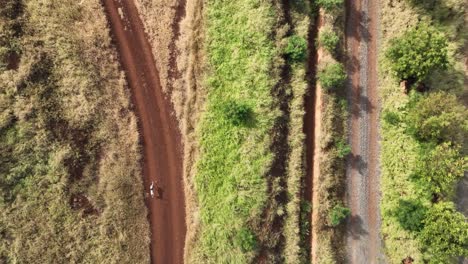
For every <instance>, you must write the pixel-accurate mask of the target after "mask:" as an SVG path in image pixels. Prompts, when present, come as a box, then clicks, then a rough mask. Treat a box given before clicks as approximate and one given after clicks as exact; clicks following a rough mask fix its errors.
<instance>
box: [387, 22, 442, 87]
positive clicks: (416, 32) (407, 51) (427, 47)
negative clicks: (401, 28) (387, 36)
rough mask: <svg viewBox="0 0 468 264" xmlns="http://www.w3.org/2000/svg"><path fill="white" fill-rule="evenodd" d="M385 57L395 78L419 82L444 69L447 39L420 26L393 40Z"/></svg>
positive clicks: (424, 26) (428, 28) (430, 28)
mask: <svg viewBox="0 0 468 264" xmlns="http://www.w3.org/2000/svg"><path fill="white" fill-rule="evenodd" d="M386 57H387V59H388V60H389V61H390V68H391V70H392V71H394V72H395V74H396V75H397V77H398V78H400V79H401V80H410V81H412V82H413V81H414V82H420V81H423V80H424V79H425V78H426V77H427V76H428V74H430V73H431V71H433V70H435V69H445V68H446V67H447V65H448V57H447V39H446V38H445V37H444V36H443V35H442V34H440V33H439V32H437V31H436V30H435V29H434V28H432V27H429V26H426V25H419V26H418V27H416V28H413V29H410V30H408V31H407V32H406V33H404V34H403V36H401V37H399V38H395V39H393V40H392V41H391V42H390V47H389V48H388V50H387V52H386Z"/></svg>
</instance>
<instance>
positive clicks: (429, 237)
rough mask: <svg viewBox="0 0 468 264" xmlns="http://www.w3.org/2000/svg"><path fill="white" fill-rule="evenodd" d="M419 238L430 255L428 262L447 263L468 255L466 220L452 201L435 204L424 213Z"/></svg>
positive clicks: (467, 226)
mask: <svg viewBox="0 0 468 264" xmlns="http://www.w3.org/2000/svg"><path fill="white" fill-rule="evenodd" d="M419 239H420V241H421V243H422V245H423V246H424V247H425V248H426V251H427V252H428V253H429V254H430V255H431V258H430V260H429V263H448V262H449V261H448V260H449V259H450V258H453V257H457V256H467V255H468V222H467V221H466V219H465V216H463V215H462V214H461V213H459V212H457V211H456V210H455V206H454V204H453V203H452V202H441V203H438V204H435V205H434V206H433V207H432V208H431V209H429V211H428V212H427V214H426V218H425V220H424V229H423V230H422V231H421V233H420V235H419Z"/></svg>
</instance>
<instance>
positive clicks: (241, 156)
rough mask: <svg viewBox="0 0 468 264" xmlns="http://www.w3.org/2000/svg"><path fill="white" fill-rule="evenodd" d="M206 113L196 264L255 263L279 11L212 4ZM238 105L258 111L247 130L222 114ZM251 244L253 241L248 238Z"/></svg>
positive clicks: (201, 130) (258, 5)
mask: <svg viewBox="0 0 468 264" xmlns="http://www.w3.org/2000/svg"><path fill="white" fill-rule="evenodd" d="M204 8H205V19H206V24H205V27H206V53H207V56H208V67H209V72H208V74H207V78H206V89H207V99H206V105H205V112H204V113H203V115H202V120H201V123H200V125H199V127H198V130H197V140H198V142H199V145H200V153H199V155H200V157H199V159H198V161H197V174H196V176H195V188H196V192H197V195H198V204H199V206H200V231H199V234H198V239H197V243H196V246H195V248H194V249H193V251H192V252H191V254H190V255H191V256H190V259H189V261H190V262H192V263H248V262H249V261H251V260H252V259H253V257H254V255H255V251H254V250H255V240H256V238H255V237H254V238H253V240H251V239H245V238H246V236H245V234H252V233H253V230H252V228H251V225H250V224H249V222H250V221H251V220H252V219H254V218H258V217H259V216H260V214H261V213H262V209H263V206H264V204H265V200H266V197H267V194H266V189H267V181H266V177H267V176H268V175H267V172H268V169H269V166H270V165H271V162H272V157H273V153H271V152H270V149H269V146H270V142H271V136H270V133H272V132H273V133H274V131H272V127H273V121H274V119H275V117H276V116H277V115H278V109H274V108H273V107H272V106H273V98H272V97H271V94H270V92H271V88H272V87H273V86H274V85H275V83H276V82H277V81H278V75H277V73H276V72H275V71H272V70H274V69H273V66H272V65H273V64H274V62H275V59H277V57H278V55H279V53H278V50H277V49H276V47H275V44H274V40H273V39H272V38H271V34H272V32H273V30H274V25H275V17H276V15H277V14H276V11H275V9H274V8H273V7H272V6H271V4H270V3H268V2H264V1H247V0H241V1H217V0H209V1H206V3H205V5H204ZM229 101H236V102H239V103H242V104H245V105H247V106H249V107H250V108H251V109H252V111H253V117H252V120H251V121H250V122H249V124H247V125H242V126H236V125H234V124H233V123H231V122H229V120H227V119H226V116H225V114H224V112H223V110H222V109H223V108H224V107H223V106H224V105H225V104H226V103H228V102H229ZM247 237H248V236H247Z"/></svg>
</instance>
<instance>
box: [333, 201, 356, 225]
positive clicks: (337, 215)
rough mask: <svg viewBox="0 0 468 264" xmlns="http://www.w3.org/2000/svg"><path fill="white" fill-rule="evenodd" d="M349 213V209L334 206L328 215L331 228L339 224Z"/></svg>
mask: <svg viewBox="0 0 468 264" xmlns="http://www.w3.org/2000/svg"><path fill="white" fill-rule="evenodd" d="M350 213H351V210H350V209H349V208H347V207H343V206H341V205H339V204H337V205H335V207H333V209H332V210H331V211H330V215H329V218H330V224H331V226H333V227H335V226H338V225H339V224H341V223H342V222H343V220H345V219H346V217H348V215H349V214H350Z"/></svg>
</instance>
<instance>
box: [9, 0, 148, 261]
mask: <svg viewBox="0 0 468 264" xmlns="http://www.w3.org/2000/svg"><path fill="white" fill-rule="evenodd" d="M4 3H6V4H5V5H3V4H4ZM12 3H16V4H19V6H20V9H19V10H20V12H19V13H18V16H16V17H13V18H12V17H11V15H12V13H11V12H12V11H11V10H10V11H6V12H0V28H2V27H3V26H5V25H7V24H9V23H12V21H11V20H15V21H13V22H14V23H13V24H15V23H18V25H20V26H21V28H16V29H18V30H19V32H21V34H16V35H15V38H14V39H13V41H14V45H10V46H14V47H15V52H16V53H17V54H18V55H19V56H20V61H19V65H18V68H17V69H6V68H3V69H0V149H1V152H0V163H1V164H2V165H1V166H0V211H1V212H2V214H1V215H0V241H1V243H0V262H1V263H63V262H67V263H115V262H126V263H130V262H137V263H145V262H149V254H148V245H149V238H148V234H149V232H148V231H149V228H148V223H147V220H146V215H147V213H146V208H145V205H144V203H143V193H142V184H141V178H140V177H141V176H140V175H141V170H140V167H139V160H140V150H139V144H138V132H137V122H136V118H135V115H134V114H133V113H132V111H131V105H130V102H129V99H128V98H129V93H128V91H127V88H126V84H125V80H124V77H123V74H122V73H121V72H120V70H119V68H118V64H117V62H116V58H117V55H116V53H115V51H113V47H112V45H111V39H110V36H109V32H108V29H107V28H106V25H107V21H106V19H105V16H104V12H103V10H102V7H101V5H100V3H99V1H82V2H81V3H80V2H79V1H71V2H70V1H68V2H65V1H61V2H60V1H58V2H57V1H55V2H47V1H46V2H44V1H36V0H24V1H20V0H15V1H13V0H12V1H3V2H2V6H0V10H1V11H5V10H4V9H3V8H8V6H9V5H10V4H12ZM15 12H18V11H15ZM2 32H3V31H2ZM0 34H1V33H0ZM6 40H7V42H8V41H11V40H12V39H8V38H7V39H6ZM3 44H4V43H3V42H2V43H0V45H3ZM10 44H12V43H11V42H10ZM0 59H3V58H0Z"/></svg>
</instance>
